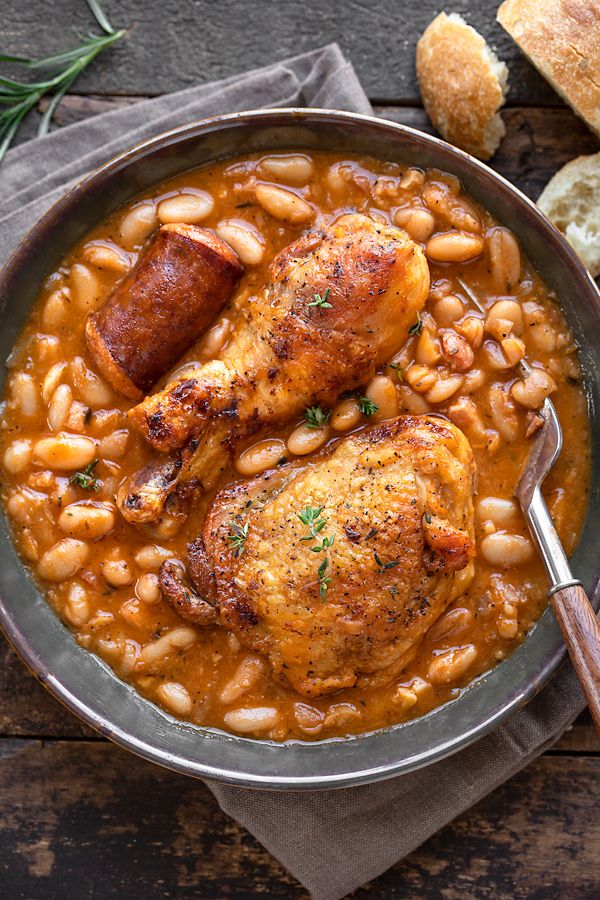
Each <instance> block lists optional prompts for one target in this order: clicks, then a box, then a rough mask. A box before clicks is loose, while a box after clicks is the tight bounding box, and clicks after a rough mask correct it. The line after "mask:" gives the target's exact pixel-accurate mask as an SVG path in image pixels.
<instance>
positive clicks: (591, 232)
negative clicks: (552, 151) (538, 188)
mask: <svg viewBox="0 0 600 900" xmlns="http://www.w3.org/2000/svg"><path fill="white" fill-rule="evenodd" d="M538 206H539V208H540V209H541V210H542V212H543V213H544V214H545V215H546V216H548V218H549V219H550V221H551V222H553V223H554V224H555V225H556V227H557V228H558V229H559V230H560V231H562V233H563V234H564V236H565V237H566V239H567V240H568V242H569V243H570V245H571V246H572V248H573V250H575V252H576V253H577V254H578V256H579V257H580V259H581V261H582V262H583V263H584V265H585V266H587V268H588V269H589V271H590V273H591V275H592V276H593V277H594V278H597V277H598V275H600V153H594V154H593V155H592V156H578V157H577V158H576V159H572V160H571V162H568V163H567V164H566V166H563V167H562V169H560V170H559V171H558V172H557V173H556V175H554V176H553V177H552V178H551V179H550V181H549V182H548V184H547V185H546V187H545V188H544V190H543V191H542V193H541V195H540V197H539V199H538Z"/></svg>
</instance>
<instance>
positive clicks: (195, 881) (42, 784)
mask: <svg viewBox="0 0 600 900" xmlns="http://www.w3.org/2000/svg"><path fill="white" fill-rule="evenodd" d="M599 788H600V759H598V758H579V757H576V758H575V757H549V756H546V757H543V758H542V759H540V760H538V761H536V762H535V763H534V764H533V765H531V766H530V767H529V768H528V769H527V770H526V771H525V772H523V773H521V774H520V775H518V776H517V777H516V778H514V779H512V780H511V781H510V782H508V783H507V784H506V785H503V786H502V787H501V788H499V789H498V790H497V791H495V792H494V793H493V794H491V795H490V796H489V797H487V798H486V799H485V800H483V801H482V802H481V803H479V804H478V805H477V806H475V807H474V808H473V809H472V810H470V811H469V812H468V813H466V814H465V815H463V816H461V817H460V818H459V819H457V820H456V821H455V822H454V823H452V824H451V825H449V826H447V827H446V828H445V829H443V830H442V831H441V832H439V833H438V834H437V835H436V836H435V837H433V838H432V839H431V840H429V841H428V842H427V843H426V844H425V845H424V846H423V847H422V848H420V849H419V850H418V851H417V852H415V853H413V854H411V856H409V857H408V858H407V859H406V860H405V861H404V862H402V863H399V864H397V865H396V866H394V867H393V868H392V869H390V870H389V871H388V872H387V873H385V874H384V875H382V876H381V877H380V878H378V879H377V880H376V881H374V882H372V883H371V884H370V885H368V886H367V887H365V888H363V889H360V890H358V891H357V892H356V893H355V894H354V895H353V896H354V897H355V898H356V900H359V898H360V900H362V898H367V897H368V898H370V900H376V898H377V900H379V898H381V900H384V898H390V897H398V898H406V897H408V896H409V897H410V898H411V900H418V898H424V900H425V898H434V897H444V898H445V900H454V898H457V900H458V898H459V897H460V898H463V897H467V898H468V897H473V898H477V900H485V898H493V900H504V898H506V900H508V898H514V900H520V898H534V897H535V898H544V900H553V898H557V900H558V898H561V897H568V898H569V900H578V898H588V897H589V898H592V897H597V896H598V895H599V892H600V870H599V868H598V865H597V859H598V854H599V853H600V807H599V806H598V803H597V793H598V789H599ZM0 804H1V808H2V809H3V810H5V811H6V813H5V815H4V817H3V818H2V819H1V820H0V879H1V880H2V883H3V884H4V885H6V888H9V890H8V893H7V896H10V897H36V898H39V900H47V898H48V900H49V898H55V897H56V898H59V897H61V898H62V897H91V896H102V897H103V898H112V897H118V898H121V897H126V896H130V895H132V894H135V896H143V897H145V898H146V900H165V898H174V897H181V896H185V897H186V898H193V897H203V898H204V897H206V898H217V897H219V898H222V897H236V898H250V897H256V896H259V895H262V894H265V893H268V894H269V896H271V897H275V898H286V900H294V898H305V897H306V894H305V892H304V891H303V890H302V889H301V888H300V887H299V886H298V885H297V884H296V882H295V881H294V880H293V879H292V878H291V876H289V875H288V874H287V873H286V872H285V871H284V870H283V869H282V867H281V866H280V865H279V864H278V863H277V862H276V861H275V860H274V859H273V858H272V857H271V856H270V855H269V854H268V853H267V852H266V851H265V850H264V849H263V848H262V847H261V846H260V845H259V844H258V843H257V842H256V841H255V840H254V839H253V838H251V837H250V836H249V835H248V834H247V833H246V832H245V831H244V830H243V829H242V828H240V827H239V826H237V825H236V824H235V823H234V822H232V821H231V820H229V819H227V818H226V817H225V816H224V815H223V814H222V813H221V812H220V810H219V809H218V807H217V804H216V802H215V801H214V799H213V798H212V795H211V794H210V793H209V791H208V790H207V789H206V788H205V787H204V786H203V785H202V784H201V783H199V782H194V781H191V780H189V779H185V778H182V777H180V776H177V775H174V774H172V773H170V772H167V771H165V770H163V769H159V768H156V767H154V766H151V765H150V764H149V763H145V762H143V761H141V760H138V759H135V758H134V757H132V756H130V755H129V754H127V753H125V751H122V750H120V749H118V748H117V747H114V746H113V745H112V744H109V743H105V742H92V743H88V742H83V743H82V742H79V741H71V742H62V741H52V742H50V743H43V742H40V741H22V740H4V741H0ZM9 810H10V813H9V812H8V811H9ZM2 870H3V872H2ZM100 873H101V874H100ZM100 878H101V881H99V879H100ZM99 890H100V891H101V894H99V893H98V891H99Z"/></svg>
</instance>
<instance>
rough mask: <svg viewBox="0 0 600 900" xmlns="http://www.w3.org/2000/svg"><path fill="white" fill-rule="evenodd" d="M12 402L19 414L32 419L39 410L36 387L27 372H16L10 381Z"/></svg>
mask: <svg viewBox="0 0 600 900" xmlns="http://www.w3.org/2000/svg"><path fill="white" fill-rule="evenodd" d="M10 393H11V396H12V399H13V402H14V404H15V406H16V407H17V409H18V410H19V411H20V412H21V415H23V416H25V418H27V419H33V418H34V417H35V416H36V415H37V414H38V411H39V399H38V389H37V385H36V384H35V382H34V380H33V377H32V376H31V375H29V374H28V373H27V372H17V374H16V375H15V376H14V378H13V379H12V381H11V383H10Z"/></svg>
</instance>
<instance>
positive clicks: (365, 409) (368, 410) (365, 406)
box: [358, 397, 379, 416]
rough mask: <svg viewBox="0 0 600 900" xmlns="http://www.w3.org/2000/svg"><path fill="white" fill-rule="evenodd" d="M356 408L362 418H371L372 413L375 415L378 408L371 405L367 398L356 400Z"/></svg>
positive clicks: (373, 404) (371, 402)
mask: <svg viewBox="0 0 600 900" xmlns="http://www.w3.org/2000/svg"><path fill="white" fill-rule="evenodd" d="M358 408H359V410H360V411H361V413H362V414H363V416H372V415H373V413H376V412H377V410H378V409H379V407H378V406H377V404H376V403H373V401H372V400H370V399H369V397H360V398H359V400H358Z"/></svg>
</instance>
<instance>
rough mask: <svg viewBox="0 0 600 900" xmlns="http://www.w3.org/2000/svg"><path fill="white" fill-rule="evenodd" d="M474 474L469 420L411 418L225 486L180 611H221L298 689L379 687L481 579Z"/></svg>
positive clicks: (203, 615)
mask: <svg viewBox="0 0 600 900" xmlns="http://www.w3.org/2000/svg"><path fill="white" fill-rule="evenodd" d="M474 478H475V470H474V464H473V456H472V451H471V448H470V446H469V444H468V442H467V440H466V438H465V437H464V435H463V434H462V432H461V431H459V430H458V429H457V428H456V427H455V426H454V425H452V424H451V423H449V422H446V421H444V420H443V419H440V418H436V417H433V416H422V417H418V418H414V417H408V416H407V417H401V418H399V419H396V420H392V421H390V422H387V423H385V424H382V425H377V426H374V427H372V428H369V429H367V430H364V431H362V432H358V433H356V434H354V435H353V436H351V437H348V438H346V439H344V440H343V441H341V442H340V443H339V444H338V446H337V447H336V448H335V450H334V451H333V452H332V453H331V454H330V455H328V456H326V457H324V458H322V459H321V460H320V461H319V462H317V463H316V464H313V465H310V466H305V467H303V468H300V469H298V468H295V467H294V466H288V467H285V468H283V469H279V470H278V471H277V472H276V473H274V474H273V473H271V474H266V475H262V476H259V477H258V478H256V479H255V480H254V481H251V482H243V483H240V484H237V485H234V486H232V487H229V488H226V489H225V490H224V491H222V492H221V493H219V494H217V496H216V498H215V500H214V502H213V504H212V506H211V508H210V509H209V512H208V515H207V517H206V520H205V524H204V529H203V532H202V535H201V537H200V538H198V539H197V540H196V541H195V542H194V543H193V544H192V545H191V546H190V548H189V559H190V565H189V569H190V573H191V576H192V579H193V581H194V584H195V586H196V588H197V590H198V595H199V596H198V597H194V595H193V594H191V593H190V592H189V591H188V592H185V591H182V592H180V593H179V595H178V596H177V597H176V598H174V599H175V605H176V608H177V610H178V612H179V613H181V614H182V615H183V616H184V617H186V616H187V617H188V618H189V619H191V620H192V621H194V622H195V623H197V624H199V623H202V621H211V616H210V613H209V612H208V611H209V609H210V607H214V608H216V610H218V613H219V617H220V621H221V623H222V624H223V625H225V626H226V627H227V628H229V629H231V630H232V631H233V632H234V633H235V634H236V635H237V637H238V639H239V640H240V641H241V642H242V643H243V644H244V645H246V646H247V647H250V648H252V649H253V650H255V651H256V652H258V653H260V654H262V655H264V656H266V657H267V659H268V661H269V663H270V665H271V667H272V669H273V672H274V674H275V676H276V677H277V678H278V679H279V680H280V681H282V682H283V683H284V684H288V685H291V686H292V687H293V688H294V689H295V690H296V691H298V693H300V694H302V695H304V696H307V697H311V696H312V697H318V696H321V695H324V694H328V693H331V692H333V691H337V690H339V689H340V688H345V687H351V686H353V685H355V684H359V685H366V684H371V685H373V684H377V683H382V684H384V683H386V682H388V681H389V680H390V679H391V678H393V677H394V676H396V675H398V674H399V673H400V672H401V671H402V670H403V669H404V667H405V666H406V665H407V663H408V662H410V660H411V659H412V657H413V656H414V654H415V653H416V651H417V647H418V645H419V642H420V640H421V638H422V637H423V636H424V635H425V633H426V632H427V630H428V629H429V628H430V627H431V625H432V624H433V622H435V620H436V619H437V618H438V617H439V616H440V615H441V613H442V612H443V611H444V610H445V609H446V607H447V606H448V604H450V603H451V602H452V601H453V600H455V599H456V598H457V597H458V596H460V595H461V594H462V593H463V592H464V591H465V590H466V588H467V587H468V585H469V583H470V581H471V579H472V577H473V572H474V566H473V562H472V558H473V556H474V527H473V501H472V495H473V489H474ZM168 572H169V569H168V566H167V567H166V569H165V573H163V575H164V574H167V573H168ZM163 585H164V586H165V587H166V588H167V590H166V591H165V595H166V596H172V595H171V594H170V592H169V585H168V584H165V582H164V578H163ZM213 620H214V618H213Z"/></svg>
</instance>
